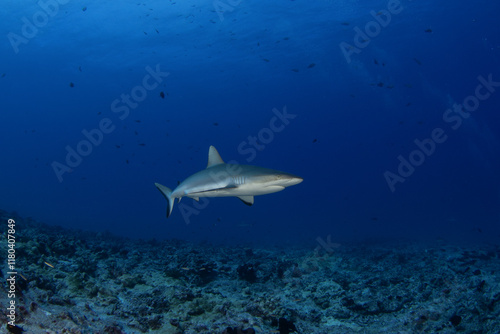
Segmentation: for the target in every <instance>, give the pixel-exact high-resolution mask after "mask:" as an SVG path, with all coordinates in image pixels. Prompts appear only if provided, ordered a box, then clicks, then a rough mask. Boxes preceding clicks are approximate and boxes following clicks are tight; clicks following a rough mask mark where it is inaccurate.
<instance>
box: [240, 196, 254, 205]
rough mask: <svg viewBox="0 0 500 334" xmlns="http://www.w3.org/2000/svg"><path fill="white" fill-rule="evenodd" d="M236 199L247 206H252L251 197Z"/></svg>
mask: <svg viewBox="0 0 500 334" xmlns="http://www.w3.org/2000/svg"><path fill="white" fill-rule="evenodd" d="M238 198H239V199H241V201H242V202H243V203H245V204H246V205H248V206H251V205H252V204H253V196H238Z"/></svg>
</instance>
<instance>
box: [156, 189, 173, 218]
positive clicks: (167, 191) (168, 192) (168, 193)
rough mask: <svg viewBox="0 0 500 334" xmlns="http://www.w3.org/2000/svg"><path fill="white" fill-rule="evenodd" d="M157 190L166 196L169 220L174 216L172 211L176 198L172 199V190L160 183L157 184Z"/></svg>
mask: <svg viewBox="0 0 500 334" xmlns="http://www.w3.org/2000/svg"><path fill="white" fill-rule="evenodd" d="M155 186H156V188H158V190H159V191H160V192H161V193H162V194H163V196H165V198H166V199H167V202H168V206H167V218H168V217H169V216H170V215H171V214H172V210H173V209H174V198H172V190H171V189H170V188H167V187H165V186H163V185H161V184H159V183H155Z"/></svg>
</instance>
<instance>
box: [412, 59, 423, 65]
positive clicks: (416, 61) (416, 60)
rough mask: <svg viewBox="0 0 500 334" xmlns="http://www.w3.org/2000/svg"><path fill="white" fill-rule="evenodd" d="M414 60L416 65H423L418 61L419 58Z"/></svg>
mask: <svg viewBox="0 0 500 334" xmlns="http://www.w3.org/2000/svg"><path fill="white" fill-rule="evenodd" d="M413 60H414V61H415V63H417V64H419V65H422V62H421V61H420V60H418V59H417V58H413Z"/></svg>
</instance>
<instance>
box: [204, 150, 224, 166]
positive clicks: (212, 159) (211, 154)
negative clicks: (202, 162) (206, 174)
mask: <svg viewBox="0 0 500 334" xmlns="http://www.w3.org/2000/svg"><path fill="white" fill-rule="evenodd" d="M223 163H224V160H222V158H221V157H220V155H219V152H217V150H216V149H215V147H213V146H210V148H209V149H208V164H207V168H209V167H212V166H215V165H220V164H223Z"/></svg>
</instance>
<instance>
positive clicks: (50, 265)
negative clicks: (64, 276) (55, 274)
mask: <svg viewBox="0 0 500 334" xmlns="http://www.w3.org/2000/svg"><path fill="white" fill-rule="evenodd" d="M43 263H45V264H46V265H47V266H49V267H51V268H54V266H53V265H52V264H50V263H48V262H45V261H43Z"/></svg>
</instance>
